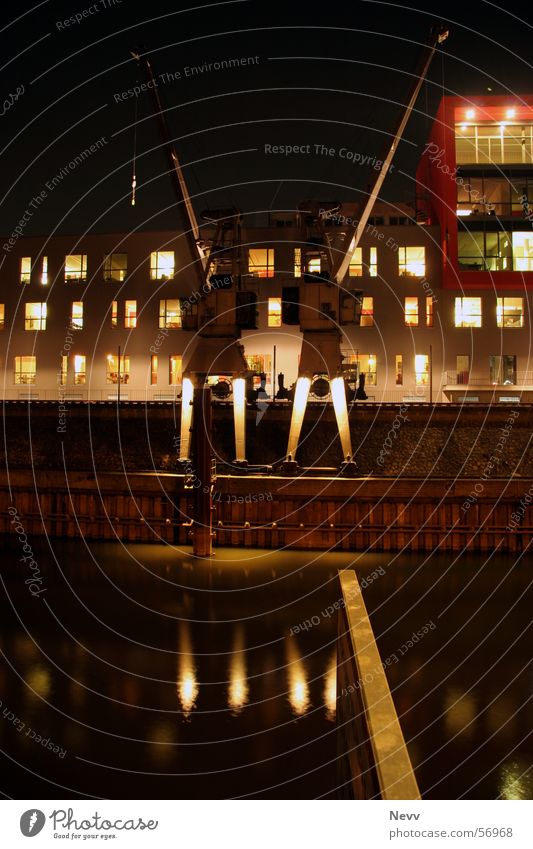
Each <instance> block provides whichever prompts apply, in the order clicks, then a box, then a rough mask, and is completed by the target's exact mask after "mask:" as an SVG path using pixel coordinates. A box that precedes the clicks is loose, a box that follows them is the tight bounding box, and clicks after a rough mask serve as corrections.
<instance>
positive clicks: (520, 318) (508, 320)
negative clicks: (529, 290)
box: [496, 298, 524, 327]
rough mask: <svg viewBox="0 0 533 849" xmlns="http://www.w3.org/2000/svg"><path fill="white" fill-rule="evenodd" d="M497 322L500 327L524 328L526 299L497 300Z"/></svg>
mask: <svg viewBox="0 0 533 849" xmlns="http://www.w3.org/2000/svg"><path fill="white" fill-rule="evenodd" d="M496 321H497V324H498V327H523V326H524V299H523V298H497V299H496Z"/></svg>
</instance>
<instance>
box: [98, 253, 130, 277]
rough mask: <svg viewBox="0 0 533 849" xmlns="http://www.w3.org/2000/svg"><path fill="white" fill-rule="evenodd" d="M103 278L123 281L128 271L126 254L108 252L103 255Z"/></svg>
mask: <svg viewBox="0 0 533 849" xmlns="http://www.w3.org/2000/svg"><path fill="white" fill-rule="evenodd" d="M103 272H104V280H118V281H119V282H123V281H124V280H125V279H126V275H127V273H128V255H127V254H108V255H107V256H106V257H104V266H103Z"/></svg>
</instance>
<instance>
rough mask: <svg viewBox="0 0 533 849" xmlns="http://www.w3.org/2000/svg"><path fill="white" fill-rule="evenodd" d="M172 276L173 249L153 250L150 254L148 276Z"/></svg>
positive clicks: (161, 277)
mask: <svg viewBox="0 0 533 849" xmlns="http://www.w3.org/2000/svg"><path fill="white" fill-rule="evenodd" d="M173 276H174V251H154V252H153V253H151V254H150V278H151V279H152V280H168V279H169V277H173Z"/></svg>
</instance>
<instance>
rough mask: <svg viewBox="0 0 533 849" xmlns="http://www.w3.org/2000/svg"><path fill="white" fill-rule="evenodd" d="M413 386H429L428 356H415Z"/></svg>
mask: <svg viewBox="0 0 533 849" xmlns="http://www.w3.org/2000/svg"><path fill="white" fill-rule="evenodd" d="M415 384H416V385H417V386H428V385H429V356H428V355H427V354H415Z"/></svg>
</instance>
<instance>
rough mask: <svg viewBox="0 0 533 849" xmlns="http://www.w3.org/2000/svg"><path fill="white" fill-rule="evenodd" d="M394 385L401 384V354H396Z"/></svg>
mask: <svg viewBox="0 0 533 849" xmlns="http://www.w3.org/2000/svg"><path fill="white" fill-rule="evenodd" d="M396 386H403V356H402V354H396Z"/></svg>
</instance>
